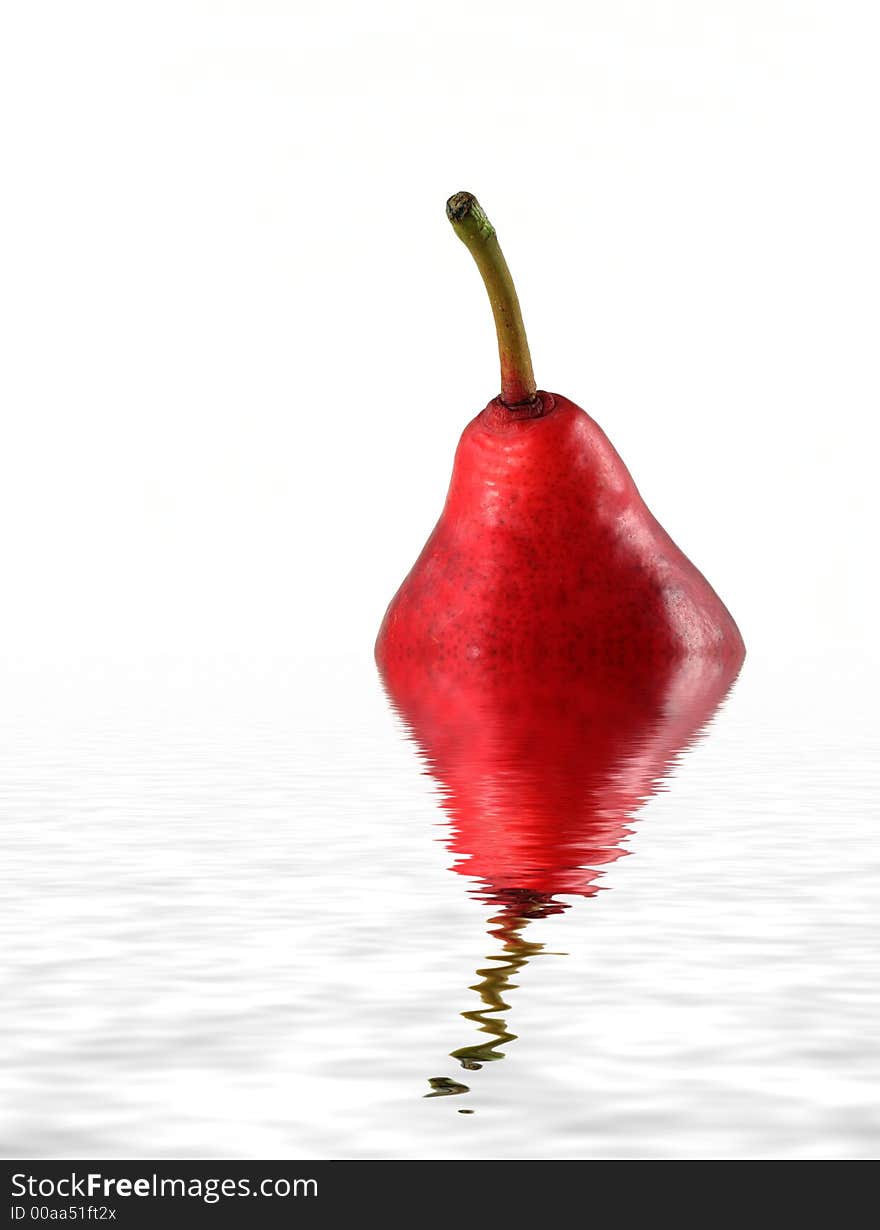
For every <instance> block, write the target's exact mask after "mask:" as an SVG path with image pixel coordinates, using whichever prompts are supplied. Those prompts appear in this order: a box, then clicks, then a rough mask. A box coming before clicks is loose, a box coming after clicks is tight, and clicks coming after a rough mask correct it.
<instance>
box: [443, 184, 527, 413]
mask: <svg viewBox="0 0 880 1230" xmlns="http://www.w3.org/2000/svg"><path fill="white" fill-rule="evenodd" d="M446 216H447V217H448V218H449V221H450V222H451V223H452V227H453V230H454V231H455V233H456V235H458V237H459V239H460V240H461V241H462V243H463V244H464V245H465V247H466V248H467V250H468V251H469V252H470V254H471V256H472V257H473V258H474V260H475V261H476V263H477V268H478V269H479V271H480V274H481V276H482V278H483V282H484V283H485V285H486V290H487V291H488V293H489V302H490V303H491V305H492V315H493V316H494V317H495V332H496V333H497V334H498V357H499V358H500V360H501V400H502V401H503V402H504V404H505V405H506V406H524V405H530V404H531V403H533V402H534V401H535V394H536V392H537V385H536V384H535V375H534V372H533V371H532V356H531V355H530V354H529V343H528V341H527V340H526V330H525V326H524V325H523V319H522V313H521V311H520V307H519V299H518V298H517V295H516V288H515V287H514V285H513V278H512V277H511V276H510V270H509V269H508V268H507V261H506V260H505V259H504V253H503V252H502V251H501V248H500V247H499V246H498V237H497V236H496V234H495V227H494V226H493V225H492V223H491V222H490V221H489V219H488V218H487V217H486V215H485V214H484V213H483V210H482V208H481V207H480V203H479V201H478V200H477V198H476V197H475V196H474V195H473V194H472V193H470V192H456V194H455V196H451V197H450V198H449V200H448V201H447V202H446Z"/></svg>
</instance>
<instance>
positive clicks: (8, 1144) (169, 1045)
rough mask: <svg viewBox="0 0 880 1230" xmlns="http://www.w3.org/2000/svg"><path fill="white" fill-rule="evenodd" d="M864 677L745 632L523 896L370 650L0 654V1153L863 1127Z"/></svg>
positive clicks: (571, 1149)
mask: <svg viewBox="0 0 880 1230" xmlns="http://www.w3.org/2000/svg"><path fill="white" fill-rule="evenodd" d="M876 686H877V674H876V671H875V669H874V668H873V667H871V666H870V665H866V664H865V663H863V662H861V661H849V660H847V659H846V658H845V657H838V658H829V659H827V660H816V661H815V662H806V663H804V662H801V663H790V664H786V665H780V666H776V667H773V668H771V667H769V666H767V665H761V664H760V663H759V662H752V661H751V660H749V661H748V662H747V664H746V668H745V670H744V672H743V674H742V676H741V678H740V680H739V681H738V683H737V684H736V687H735V689H734V691H733V693H732V695H731V696H730V697H729V698H728V700H727V702H726V704H725V706H724V707H723V708H722V709H721V711H720V712H719V713H718V714H716V716H715V717H714V719H713V720H712V723H711V725H710V727H709V729H708V731H706V732H704V734H703V736H702V737H701V738H700V740H699V741H698V742H697V743H696V745H695V746H693V747H691V748H690V749H689V750H686V751H684V752H683V753H682V754H681V755H680V756H679V757H677V758H676V760H675V762H674V763H673V764H672V765H671V767H670V769H669V770H668V772H667V773H666V774H665V775H663V777H662V780H661V781H660V782H659V784H658V785H657V786H656V788H655V790H654V793H653V794H651V796H650V797H648V798H647V801H646V802H645V803H644V805H643V806H642V807H641V809H640V810H639V811H638V812H637V813H636V816H637V818H636V820H635V821H634V822H633V823H632V824H631V825H628V826H627V827H628V828H629V829H630V830H631V831H630V832H628V833H624V834H621V835H620V840H619V842H617V843H616V848H617V853H618V854H619V855H620V856H619V857H615V858H614V859H610V860H605V861H603V862H602V863H601V864H599V865H597V868H596V871H597V872H598V877H596V876H593V877H592V878H591V879H590V880H589V883H590V884H591V885H592V888H591V891H590V893H588V894H586V895H584V894H582V893H578V892H574V893H570V894H568V895H566V894H564V893H563V894H561V895H560V896H559V897H558V898H557V901H558V902H559V904H560V909H559V911H558V912H553V911H546V912H541V911H537V912H535V911H533V914H535V916H533V917H531V918H528V919H527V920H526V921H525V922H523V919H522V916H523V913H524V910H523V909H522V908H513V909H510V908H508V909H505V908H504V904H503V902H502V904H501V905H500V906H499V903H498V900H497V899H491V897H490V899H488V900H487V894H486V883H485V877H484V878H483V879H482V880H481V879H480V878H479V876H476V877H470V876H469V875H468V874H464V873H465V872H466V871H467V868H466V867H463V866H462V858H461V853H460V851H459V852H457V851H456V849H455V841H456V838H455V832H454V829H453V827H452V826H451V821H450V813H449V811H448V810H444V808H443V807H442V806H441V803H442V802H443V794H442V784H438V781H437V780H436V779H435V777H432V776H431V773H430V772H429V771H428V767H429V766H426V763H425V761H424V759H423V758H422V757H420V755H419V753H418V752H417V750H416V748H415V746H414V745H413V743H412V741H411V740H410V739H409V738H408V737H407V734H406V732H405V729H404V727H403V725H402V723H401V721H400V719H399V718H398V717H397V716H396V715H395V714H394V713H393V711H392V710H391V708H390V707H389V706H388V704H387V702H386V699H385V697H384V695H383V693H382V690H381V688H380V687H379V684H378V681H377V679H376V677H375V674H374V671H373V668H372V664H371V662H369V660H367V659H365V660H364V661H360V662H359V661H340V662H327V663H322V664H320V665H318V666H310V667H303V666H302V665H297V664H295V663H284V662H278V661H274V660H268V659H265V660H264V659H260V658H259V657H251V658H242V659H240V660H238V659H228V660H225V661H222V662H217V661H207V660H206V661H203V662H195V663H194V662H189V661H185V660H180V661H176V660H172V659H167V660H162V661H153V662H149V663H136V662H89V663H82V664H78V665H77V666H75V667H54V668H50V667H41V668H35V667H34V668H28V667H24V666H19V667H18V668H16V669H14V670H13V669H11V668H7V670H6V671H5V672H4V679H3V694H4V708H3V713H2V718H0V736H2V746H0V814H2V832H3V843H4V852H5V860H4V862H5V868H4V873H3V881H2V886H3V905H2V915H0V949H2V957H0V967H2V980H3V982H2V985H3V1003H4V1013H3V1017H2V1021H0V1031H2V1039H0V1042H2V1099H0V1107H2V1118H0V1133H2V1140H0V1149H2V1152H3V1154H4V1155H6V1156H43V1157H64V1156H72V1155H80V1156H82V1155H86V1156H88V1155H90V1154H91V1155H95V1156H110V1157H112V1156H158V1157H210V1156H231V1157H249V1156H250V1157H254V1156H263V1157H300V1158H308V1157H352V1158H354V1157H366V1158H370V1157H376V1158H381V1157H389V1158H395V1157H485V1158H489V1157H551V1158H552V1157H559V1158H567V1157H572V1158H581V1157H668V1158H676V1157H711V1156H738V1157H770V1156H775V1157H820V1156H829V1157H837V1156H843V1157H875V1156H877V1153H878V1140H880V1110H878V1105H877V1099H876V1096H875V1091H876V1089H877V1087H878V1079H880V1041H878V1039H880V987H878V976H877V961H876V950H877V922H876V920H877V918H878V905H880V850H878V842H877V835H876V834H877V826H876V813H877V802H876V801H877V798H878V756H877V751H878V748H877V738H876V734H875V730H876V721H875V718H874V714H873V712H872V709H873V703H874V696H875V695H876ZM447 801H448V800H447ZM449 847H452V848H449ZM624 855H625V856H624ZM453 865H454V866H455V871H451V870H450V867H451V866H453ZM520 904H521V903H520ZM563 907H564V908H563ZM517 920H518V921H517ZM474 987H477V988H478V989H477V990H474V989H472V988H474ZM505 1005H506V1006H505ZM487 1026H488V1028H487ZM481 1027H482V1028H481ZM453 1052H456V1054H455V1055H453ZM462 1061H464V1064H465V1066H462ZM475 1064H479V1065H480V1066H479V1067H476V1066H474V1065H475ZM431 1081H434V1082H435V1084H434V1085H432V1084H431V1083H430V1082H431ZM450 1086H452V1087H453V1088H452V1090H451V1091H450ZM455 1086H458V1088H455ZM461 1086H466V1087H467V1090H466V1091H465V1090H463V1089H462V1088H461ZM432 1092H434V1093H440V1094H441V1095H442V1096H437V1097H426V1096H425V1094H430V1093H432ZM461 1110H465V1111H468V1112H470V1113H467V1114H461V1113H459V1112H460V1111H461Z"/></svg>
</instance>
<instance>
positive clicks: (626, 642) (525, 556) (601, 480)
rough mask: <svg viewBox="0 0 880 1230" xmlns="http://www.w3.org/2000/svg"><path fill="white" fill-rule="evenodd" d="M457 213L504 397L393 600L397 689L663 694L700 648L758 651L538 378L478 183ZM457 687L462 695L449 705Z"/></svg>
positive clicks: (463, 455) (460, 453) (731, 657)
mask: <svg viewBox="0 0 880 1230" xmlns="http://www.w3.org/2000/svg"><path fill="white" fill-rule="evenodd" d="M447 214H448V216H449V218H450V220H451V222H452V224H453V227H454V228H455V230H456V231H457V233H458V235H459V237H460V238H461V239H462V240H463V241H464V243H465V244H466V246H467V247H468V249H469V250H470V252H471V254H472V255H473V256H474V259H475V260H476V262H477V265H478V267H479V269H480V272H481V274H482V275H483V279H484V282H485V283H486V287H487V290H488V292H489V298H490V302H491V304H492V309H493V313H494V316H495V324H496V330H497V334H498V347H499V355H500V358H501V395H500V397H496V398H494V399H493V400H492V401H490V402H489V404H488V405H487V406H486V408H485V410H483V411H482V412H481V413H480V414H478V415H477V417H476V418H475V419H474V420H473V421H472V422H471V423H469V424H468V426H467V427H466V428H465V430H464V433H463V434H462V437H461V440H460V442H459V445H458V449H457V452H456V456H455V464H454V467H453V473H452V481H451V484H450V487H449V493H448V495H447V499H446V504H445V507H444V509H443V512H442V514H441V517H440V520H439V521H438V523H437V525H436V526H435V528H434V531H433V533H432V534H431V536H430V538H429V539H428V541H427V543H426V544H425V547H424V549H423V550H422V553H421V555H420V556H419V558H418V559H417V560H416V563H415V564H414V566H413V568H412V570H411V571H410V573H409V575H408V576H407V578H406V579H405V580H404V582H403V584H402V585H401V587H400V589H399V590H398V591H397V593H396V595H395V596H394V598H393V599H392V601H391V604H390V606H389V607H388V610H387V612H386V615H385V618H384V620H383V622H382V626H381V629H380V631H379V636H378V640H377V643H376V659H377V662H378V664H379V668H380V671H381V673H382V676H383V679H384V681H385V683H386V686H387V687H388V689H389V691H390V692H391V694H392V696H395V695H406V696H407V697H412V696H413V695H417V694H418V693H419V692H420V691H422V690H430V692H431V694H432V698H433V699H432V705H436V704H437V703H438V701H439V700H440V698H441V697H442V696H443V695H444V694H447V695H449V697H450V701H451V703H452V707H453V708H455V709H458V708H459V706H460V698H461V695H464V694H469V695H471V696H476V695H479V696H482V697H487V696H490V697H495V698H496V699H498V700H500V701H501V703H502V705H503V707H505V708H507V709H509V708H510V707H511V706H513V707H514V708H516V706H517V705H518V704H520V703H521V704H528V703H529V701H528V695H527V694H528V693H529V691H530V687H531V684H532V682H534V681H542V683H543V685H544V686H545V688H546V689H547V690H548V691H549V692H550V693H552V694H558V695H561V696H564V695H574V694H576V693H577V691H578V689H579V688H581V687H583V686H585V685H588V682H589V681H590V680H594V679H595V675H596V668H597V665H599V666H600V667H601V674H602V677H603V679H604V680H605V683H606V685H607V689H608V692H607V693H606V695H608V694H609V693H616V694H617V695H618V696H620V697H623V698H625V703H629V701H631V700H636V699H637V698H638V696H639V695H642V694H645V695H646V696H647V697H650V696H651V694H652V693H654V692H656V687H657V681H658V680H665V679H667V678H668V677H669V676H670V675H674V674H677V673H679V671H680V669H681V664H682V663H683V662H685V661H687V660H688V659H701V660H703V661H706V662H710V661H711V662H715V663H717V665H718V667H719V669H720V670H721V671H722V673H723V674H725V675H727V674H729V675H730V676H731V677H732V676H733V675H735V674H736V671H737V670H738V668H739V666H740V664H741V662H742V659H743V656H744V653H745V650H744V646H743V641H742V638H741V636H740V634H739V630H738V629H737V626H736V624H735V623H734V621H733V619H732V617H731V615H730V614H729V612H728V611H727V609H726V607H725V606H724V604H723V603H722V601H721V599H720V598H719V597H718V595H717V594H716V593H715V591H714V590H713V589H712V587H711V585H710V584H709V583H708V581H707V580H706V579H705V577H704V576H703V575H702V574H701V573H700V572H699V571H698V570H697V568H696V567H695V566H694V565H693V564H692V563H691V562H690V560H689V559H688V558H687V557H686V556H685V555H684V553H683V552H682V551H680V550H679V548H678V547H677V546H676V545H675V543H674V542H673V541H672V539H671V538H670V537H669V535H668V534H667V533H666V532H665V530H664V529H663V528H662V527H661V526H660V524H659V523H658V522H657V521H656V520H655V518H654V517H653V516H652V515H651V513H650V511H649V510H648V508H647V507H646V505H645V503H644V501H643V500H642V498H641V496H640V495H639V492H638V490H637V488H636V485H635V483H634V482H633V480H632V477H631V476H630V474H629V471H628V470H627V468H626V466H625V465H624V463H623V461H622V460H621V459H620V457H619V456H618V454H617V453H616V451H615V450H614V447H613V446H612V444H611V443H610V441H609V440H608V438H607V436H606V435H605V434H604V432H603V431H602V429H601V428H600V427H599V426H598V424H597V423H595V422H594V421H593V419H592V418H590V416H589V415H588V414H586V413H585V412H584V411H583V410H581V409H580V408H579V407H578V406H576V405H575V404H574V403H573V402H571V401H569V400H568V399H567V398H566V397H563V396H561V395H560V394H558V393H547V392H544V391H541V390H538V389H537V387H536V385H535V380H534V376H533V373H532V365H531V358H530V356H529V350H528V344H527V342H526V335H525V330H524V327H523V323H522V316H521V313H520V308H519V303H518V300H517V296H516V291H515V290H514V287H513V283H512V281H511V278H510V273H509V271H508V268H507V264H506V262H505V260H504V257H503V255H502V253H501V250H500V248H499V246H498V241H497V237H496V235H495V231H494V228H493V227H492V226H491V224H490V223H489V221H488V219H487V218H486V215H485V214H484V213H483V211H482V209H481V208H480V206H479V204H478V202H477V201H476V199H475V198H474V197H473V196H472V195H471V194H470V193H457V194H456V195H455V196H453V197H451V198H450V200H449V202H448V204H447ZM456 694H458V696H459V700H458V701H454V702H453V701H452V698H453V697H454V696H455V695H456Z"/></svg>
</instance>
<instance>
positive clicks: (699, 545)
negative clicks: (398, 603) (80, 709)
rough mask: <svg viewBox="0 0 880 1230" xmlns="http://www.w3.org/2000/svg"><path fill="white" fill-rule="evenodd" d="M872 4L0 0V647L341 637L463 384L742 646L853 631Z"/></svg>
mask: <svg viewBox="0 0 880 1230" xmlns="http://www.w3.org/2000/svg"><path fill="white" fill-rule="evenodd" d="M878 28H880V19H878V10H877V8H876V6H875V5H873V4H871V3H867V2H866V3H864V4H860V3H853V2H851V0H819V2H817V3H811V2H809V0H791V2H786V0H738V2H737V3H713V2H710V3H706V2H705V0H666V2H665V3H662V4H659V3H650V2H648V0H644V2H638V0H622V2H621V0H607V2H598V0H586V2H584V0H579V2H577V3H575V2H572V3H565V2H560V0H545V2H544V3H542V4H540V5H536V4H533V3H519V2H511V0H506V2H504V3H501V2H498V0H481V2H480V3H479V4H474V5H471V6H465V7H464V8H463V7H462V6H460V5H442V6H441V5H436V4H435V5H422V4H412V3H408V2H405V0H401V2H400V3H394V2H392V0H381V2H380V3H357V2H351V3H349V2H338V0H337V2H331V3H324V4H320V5H311V4H305V3H295V2H293V0H287V2H282V0H277V2H272V0H210V2H209V0H205V2H199V0H151V3H149V4H146V3H144V4H137V3H130V2H129V3H119V0H108V2H106V3H98V2H95V0H80V2H79V3H77V4H70V3H68V2H67V0H56V2H54V3H53V2H51V0H47V2H45V3H32V2H27V0H18V2H17V3H16V2H12V3H8V4H6V5H5V6H4V8H3V17H2V31H0V34H2V37H0V103H2V114H3V117H4V119H3V137H2V166H3V169H4V180H5V189H4V191H3V194H2V198H0V212H2V219H3V221H2V245H3V273H2V292H0V293H2V314H3V320H2V335H3V350H4V352H5V357H4V362H3V370H2V390H0V392H2V449H0V523H2V526H3V533H2V539H0V577H2V583H3V600H2V604H0V638H2V646H3V654H4V655H5V656H6V658H7V661H8V662H13V663H15V662H29V661H33V662H41V661H44V660H46V661H53V660H54V661H69V660H71V659H75V658H77V657H78V656H83V655H85V656H88V655H90V654H93V653H96V652H107V653H112V654H121V655H125V656H131V655H135V656H137V655H141V654H151V653H161V652H166V651H169V650H181V651H183V652H184V653H187V652H195V651H196V650H202V649H204V650H207V651H209V652H220V653H223V652H227V651H233V650H235V651H239V650H248V649H249V648H250V647H253V646H259V647H260V648H261V649H265V650H267V651H268V652H270V653H279V654H287V655H292V656H293V657H294V658H306V657H312V656H317V657H328V656H331V657H332V656H333V655H335V654H337V653H340V652H342V653H345V654H352V653H354V654H359V653H366V654H369V653H370V652H371V648H372V640H373V637H374V635H375V631H376V628H377V626H378V623H379V620H380V618H381V615H382V612H383V610H384V607H385V604H386V603H387V601H388V600H389V598H390V597H391V595H392V593H393V591H394V589H395V588H396V586H397V584H398V583H399V581H400V580H401V579H402V577H403V575H404V573H405V571H406V569H407V568H408V567H409V565H410V564H411V563H412V560H413V559H414V557H415V555H416V553H417V551H418V550H419V548H420V547H421V544H422V542H423V541H424V539H425V537H426V536H427V533H428V532H429V530H430V528H431V526H432V524H433V522H434V520H435V519H436V517H437V515H438V513H439V511H440V507H441V504H442V500H443V497H444V494H445V489H446V484H447V482H448V478H449V472H450V466H451V460H452V454H453V450H454V446H455V442H456V440H457V437H458V434H459V432H460V430H461V428H462V427H463V426H464V424H465V422H466V421H467V420H468V418H469V417H470V416H471V415H472V414H473V413H474V412H475V411H476V410H478V409H480V408H481V407H482V406H483V405H484V404H485V402H486V401H487V400H488V399H489V398H490V397H492V396H493V395H494V393H495V392H496V388H497V373H496V355H495V347H494V339H493V335H492V326H491V317H490V313H489V309H488V305H487V302H486V300H485V296H484V292H483V290H482V287H481V286H480V284H479V280H478V276H477V273H476V270H475V269H474V268H473V266H472V264H471V261H470V258H469V257H468V255H467V253H466V252H465V250H464V249H463V247H462V246H461V245H460V244H459V243H458V241H457V240H456V238H455V237H454V235H453V234H452V231H451V229H450V227H449V225H448V223H447V222H446V219H445V217H444V203H445V200H446V197H447V196H448V195H449V194H450V193H452V192H453V191H455V190H458V189H462V188H466V189H469V190H471V191H473V192H475V193H476V194H477V195H478V196H479V197H480V200H481V201H482V203H483V204H484V206H485V207H486V209H487V212H488V213H489V215H490V217H491V218H492V219H493V221H494V222H495V224H496V227H497V229H498V232H499V236H500V238H501V242H502V245H503V247H504V249H505V252H506V254H507V257H508V260H509V263H510V265H511V268H512V270H513V272H514V276H515V277H516V280H517V283H518V287H519V291H520V297H521V300H522V303H523V310H524V314H525V319H526V325H527V328H528V330H529V336H530V340H531V343H532V351H533V357H534V361H535V368H536V374H537V377H538V382H539V385H541V386H542V387H544V388H548V389H550V390H554V391H558V392H562V393H565V394H566V395H567V396H569V397H571V398H572V399H573V400H575V401H577V402H579V403H580V404H582V405H584V406H585V408H587V409H589V410H590V411H591V413H593V414H594V416H595V417H596V418H597V419H598V420H599V422H600V423H601V424H602V425H603V426H604V427H605V429H606V430H607V431H608V433H609V435H610V436H611V438H612V440H613V441H614V442H615V444H616V445H617V447H618V449H619V450H620V452H621V453H622V455H623V457H624V459H625V460H626V462H627V463H628V465H629V466H630V468H631V470H632V472H633V474H634V476H635V478H636V481H637V482H638V484H639V485H640V487H641V489H642V492H643V494H644V495H645V497H646V499H647V501H648V503H649V505H650V506H651V507H652V509H653V511H654V512H655V513H656V515H657V516H658V517H659V519H660V520H661V522H662V523H663V524H664V525H665V526H666V528H667V529H668V530H669V531H670V533H671V534H672V535H673V537H674V538H676V539H677V540H678V541H679V543H680V545H681V546H682V547H683V549H684V550H685V551H686V552H687V553H688V554H690V555H691V557H692V558H693V559H694V561H695V562H696V563H697V565H698V566H699V567H700V568H702V569H703V571H705V572H706V574H707V576H708V577H709V579H710V581H711V582H712V583H713V584H714V585H715V586H716V588H717V589H718V590H719V592H720V593H721V595H722V597H723V598H724V599H725V601H726V602H727V603H728V605H729V606H730V607H731V609H732V611H733V613H734V615H735V616H736V618H737V619H738V620H739V622H740V624H741V626H742V628H743V632H744V634H745V637H746V640H747V643H748V645H749V649H750V651H751V653H752V655H758V656H763V657H764V658H766V659H768V660H769V659H771V658H772V659H776V658H780V657H782V658H785V657H790V656H792V655H795V656H797V655H803V654H811V653H812V652H813V651H814V650H815V649H816V648H817V647H818V648H820V649H837V648H846V649H848V650H857V651H859V652H861V653H864V654H868V655H872V656H876V651H875V649H874V641H875V632H876V620H877V608H878V588H877V580H876V564H875V559H876V542H875V539H876V533H875V527H876V496H875V486H876V484H875V482H874V478H875V470H876V465H877V445H878V428H877V415H878V384H880V380H878V364H877V335H878V324H880V321H878V315H880V313H878V291H877V288H878V285H880V244H878V229H880V228H878V226H877V218H878V217H880V190H878V189H880V179H878V170H877V157H876V153H877V118H878V114H880V107H878V104H880V86H878V75H877V71H876V66H877V50H878V39H877V35H878Z"/></svg>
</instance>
